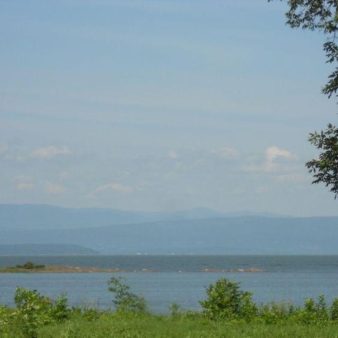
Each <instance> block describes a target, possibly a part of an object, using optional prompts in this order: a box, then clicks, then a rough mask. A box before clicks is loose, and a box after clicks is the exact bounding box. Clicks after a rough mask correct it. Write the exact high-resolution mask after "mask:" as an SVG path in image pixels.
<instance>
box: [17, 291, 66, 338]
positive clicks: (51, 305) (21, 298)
mask: <svg viewBox="0 0 338 338" xmlns="http://www.w3.org/2000/svg"><path fill="white" fill-rule="evenodd" d="M14 300H15V304H16V310H15V311H14V312H13V313H12V320H13V321H14V323H15V325H16V326H17V327H18V328H20V329H21V331H22V332H23V334H24V335H25V336H27V337H31V338H35V337H37V330H38V328H40V327H42V326H44V325H48V324H50V323H53V322H62V321H64V320H66V319H68V318H69V316H70V309H69V307H68V304H67V298H66V297H65V296H61V297H59V298H57V299H56V301H55V302H53V301H52V300H51V299H50V298H48V297H46V296H42V295H40V294H39V293H38V292H37V291H36V290H28V289H25V288H17V289H16V292H15V296H14Z"/></svg>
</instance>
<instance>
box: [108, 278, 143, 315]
mask: <svg viewBox="0 0 338 338" xmlns="http://www.w3.org/2000/svg"><path fill="white" fill-rule="evenodd" d="M108 290H109V291H110V292H112V293H113V294H114V295H115V297H114V299H113V303H114V305H115V308H116V310H117V311H121V312H136V313H137V312H138V313H142V312H147V304H146V301H145V299H144V298H143V297H141V296H138V295H136V294H134V293H133V292H131V291H130V286H129V285H127V284H125V282H124V279H123V278H121V277H112V278H111V279H110V280H109V282H108Z"/></svg>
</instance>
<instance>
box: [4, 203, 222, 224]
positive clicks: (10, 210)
mask: <svg viewBox="0 0 338 338" xmlns="http://www.w3.org/2000/svg"><path fill="white" fill-rule="evenodd" d="M218 216H222V214H221V213H219V212H216V211H214V210H210V209H205V208H199V209H192V210H187V211H178V212H173V213H166V212H141V211H125V210H115V209H100V208H82V209H76V208H61V207H55V206H50V205H33V204H27V205H13V204H0V230H1V229H13V228H22V229H33V228H36V229H38V228H39V229H47V228H48V229H52V228H83V227H100V226H107V225H113V224H130V223H142V222H154V221H160V220H178V219H204V218H210V217H218Z"/></svg>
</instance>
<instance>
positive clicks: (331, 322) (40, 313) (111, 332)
mask: <svg viewBox="0 0 338 338" xmlns="http://www.w3.org/2000/svg"><path fill="white" fill-rule="evenodd" d="M108 290H109V291H110V292H111V293H112V309H110V310H98V309H96V308H83V307H70V306H69V305H68V301H67V298H66V296H65V295H63V296H60V297H59V298H57V299H56V300H51V299H50V298H48V297H46V296H44V295H41V294H40V293H39V292H38V291H36V290H29V289H24V288H17V289H16V292H15V296H14V300H15V307H7V306H1V305H0V337H4V338H14V337H15V338H40V337H41V338H47V337H63V338H65V337H69V338H74V337H79V338H80V337H81V338H83V337H88V338H89V337H102V338H106V337H163V338H164V337H177V338H178V337H206V338H207V337H208V338H209V337H234V338H236V337H253V338H255V337H257V338H258V337H259V338H261V337H337V336H338V298H336V299H335V300H333V302H332V303H331V304H327V303H326V300H325V298H324V296H320V297H319V298H318V299H312V298H310V299H307V300H306V301H305V303H304V305H303V306H295V305H293V304H291V303H287V304H286V303H283V304H281V303H270V304H259V305H258V304H256V303H255V302H254V301H253V299H252V294H251V293H249V292H246V291H242V290H241V289H240V286H239V284H238V283H236V282H232V281H229V280H227V279H224V278H222V279H220V280H218V281H216V282H215V283H214V284H211V285H209V287H208V288H207V289H206V297H205V299H204V300H201V301H200V305H201V310H200V311H186V310H184V309H182V308H181V307H180V306H179V305H178V304H172V305H171V306H170V308H169V310H168V314H165V315H163V314H154V313H151V311H150V310H149V308H148V306H147V302H146V300H145V299H144V298H143V297H142V296H139V295H137V294H135V293H133V292H132V290H131V289H130V287H129V286H128V285H127V284H126V283H125V280H124V279H122V278H120V277H112V278H111V279H110V280H109V282H108Z"/></svg>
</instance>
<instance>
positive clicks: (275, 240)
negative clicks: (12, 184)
mask: <svg viewBox="0 0 338 338" xmlns="http://www.w3.org/2000/svg"><path fill="white" fill-rule="evenodd" d="M32 242H34V243H41V244H43V243H63V244H67V243H68V244H71V243H77V244H78V245H82V246H85V247H89V248H93V249H95V250H97V251H99V252H101V253H106V254H135V253H148V254H170V253H177V254H338V217H313V218H291V217H288V218H286V217H282V218H278V217H270V218H269V217H260V216H248V217H233V218H210V219H198V220H190V219H185V220H166V221H159V222H145V223H140V224H115V225H111V226H104V227H96V228H89V227H87V228H82V229H68V230H66V229H49V230H23V229H21V230H20V229H15V230H10V229H7V230H3V231H2V232H1V236H0V243H32Z"/></svg>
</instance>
